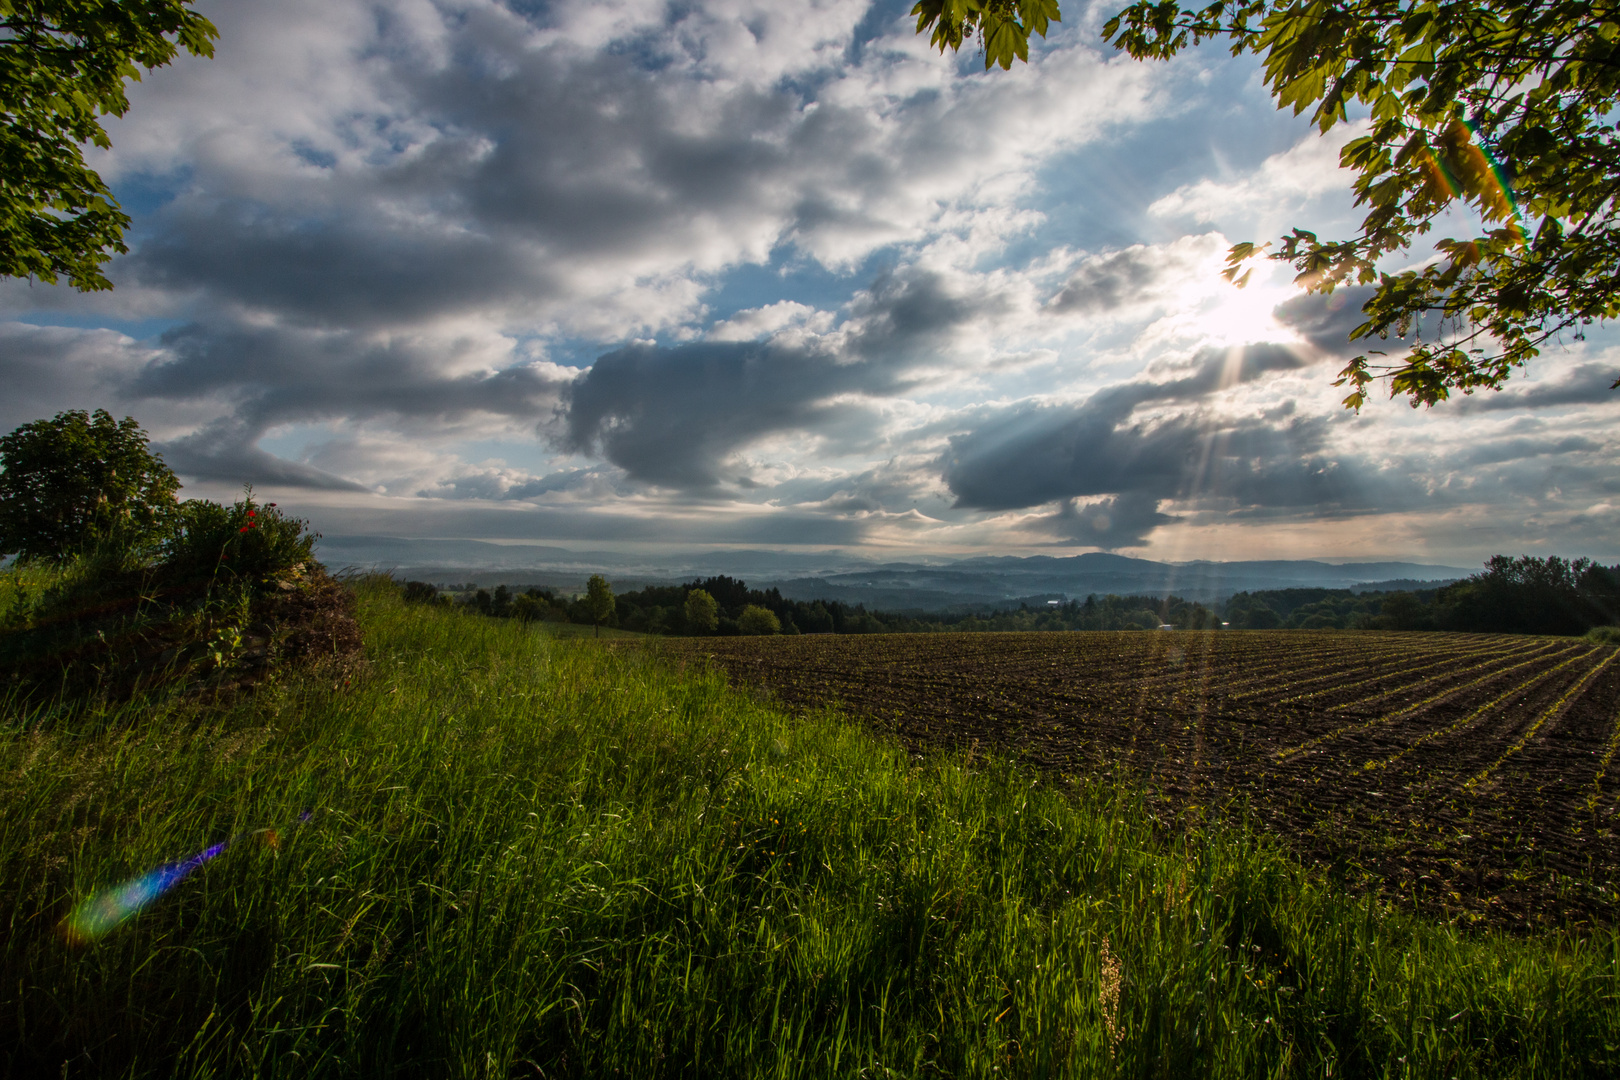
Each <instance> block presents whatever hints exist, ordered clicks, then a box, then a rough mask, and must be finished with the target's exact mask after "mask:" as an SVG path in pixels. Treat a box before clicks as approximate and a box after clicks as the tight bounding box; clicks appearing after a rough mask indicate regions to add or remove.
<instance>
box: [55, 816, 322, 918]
mask: <svg viewBox="0 0 1620 1080" xmlns="http://www.w3.org/2000/svg"><path fill="white" fill-rule="evenodd" d="M309 819H310V813H309V811H305V812H304V813H302V814H300V815H298V821H299V822H300V823H302V822H305V821H308V820H309ZM247 836H257V837H259V838H261V839H262V840H263V841H264V842H265V843H266V844H269V845H270V846H271V847H272V848H275V849H278V850H279V849H280V847H281V834H280V833H278V832H277V831H276V830H275V829H255V830H253V831H252V832H246V833H239V834H237V835H236V836H233V837H231V838H230V839H229V840H221V841H220V842H219V843H217V844H215V845H213V846H212V847H208V848H204V849H203V850H202V851H199V852H198V853H197V854H195V855H193V856H191V858H189V859H181V860H180V861H178V862H171V863H164V864H163V865H162V866H160V867H158V868H157V869H156V870H149V871H147V872H146V873H144V874H142V875H140V876H139V877H133V878H130V879H129V880H128V881H122V882H119V883H118V884H117V885H114V886H112V887H111V888H108V889H100V890H98V891H97V892H95V893H92V894H91V895H90V896H89V897H87V898H86V899H84V900H82V901H80V902H79V904H78V905H77V906H75V907H74V909H73V910H72V911H71V912H69V913H68V917H67V918H65V919H63V920H62V935H63V936H64V937H66V938H67V940H68V941H69V943H71V944H74V945H88V944H90V943H91V942H94V941H99V940H100V939H101V938H103V937H106V936H107V935H108V934H110V933H111V932H112V931H114V930H116V929H118V927H120V926H122V925H123V924H124V923H126V922H128V921H129V920H130V919H132V918H133V917H135V916H136V915H138V914H140V913H141V912H142V911H143V910H145V909H146V908H147V907H149V906H150V905H151V904H152V902H153V901H155V900H157V899H158V898H159V897H160V896H162V895H163V894H164V893H166V892H168V891H169V890H170V889H172V888H174V887H175V886H176V885H178V884H180V883H181V882H182V881H184V880H185V879H186V878H187V877H188V876H190V874H191V872H192V871H193V870H196V869H197V868H199V867H201V866H202V865H204V864H205V863H207V862H209V861H210V860H212V859H214V858H215V857H217V856H218V855H219V854H220V853H221V852H223V851H224V850H225V849H226V848H228V847H230V846H231V845H232V844H235V843H236V842H237V841H238V840H241V839H242V838H243V837H247Z"/></svg>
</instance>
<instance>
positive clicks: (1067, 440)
mask: <svg viewBox="0 0 1620 1080" xmlns="http://www.w3.org/2000/svg"><path fill="white" fill-rule="evenodd" d="M1300 366H1302V365H1301V361H1300V360H1299V359H1298V358H1297V357H1296V356H1295V355H1294V354H1293V353H1291V352H1290V351H1288V350H1286V349H1283V348H1280V347H1277V346H1249V347H1248V348H1246V349H1243V350H1240V351H1238V352H1237V353H1235V354H1234V353H1222V352H1218V351H1214V350H1211V351H1209V352H1207V353H1206V354H1204V356H1203V358H1202V363H1201V364H1200V365H1199V367H1198V368H1197V369H1196V370H1195V371H1194V372H1193V373H1192V374H1191V375H1188V376H1187V377H1185V378H1182V379H1178V380H1174V381H1171V382H1166V383H1146V382H1139V383H1126V384H1124V385H1121V386H1115V387H1111V388H1109V389H1107V390H1103V391H1100V392H1098V393H1097V394H1095V395H1093V396H1092V397H1091V398H1090V399H1088V400H1086V401H1084V402H1082V403H1080V404H1078V405H1064V406H1047V405H1033V406H1023V407H1019V408H1014V409H1010V410H1007V411H1005V412H1002V413H1000V414H998V415H994V416H992V417H990V418H989V419H988V420H986V421H985V422H983V423H981V424H980V425H979V426H978V427H977V428H975V429H974V430H973V431H971V432H970V433H968V434H966V435H960V436H956V437H955V438H953V439H952V440H951V447H950V450H949V451H948V452H947V453H946V455H945V456H944V458H943V459H942V461H941V463H940V465H941V468H942V472H943V475H944V479H945V483H946V485H947V486H948V487H949V488H950V490H951V492H952V493H953V494H954V495H955V496H956V499H957V505H958V506H959V507H963V508H966V509H975V510H1016V509H1022V508H1025V507H1032V506H1041V505H1044V504H1047V503H1051V502H1054V501H1058V502H1063V503H1064V506H1063V507H1062V509H1060V510H1059V512H1058V514H1057V515H1056V516H1055V517H1054V518H1053V519H1051V520H1050V521H1049V522H1048V524H1047V527H1048V528H1049V529H1050V530H1051V531H1053V532H1056V533H1057V534H1058V535H1061V536H1066V537H1069V538H1072V539H1076V540H1083V541H1084V542H1087V543H1095V544H1097V545H1098V546H1113V547H1118V546H1130V545H1132V544H1136V543H1140V542H1142V540H1143V539H1144V538H1145V536H1146V534H1147V533H1148V532H1149V531H1151V530H1152V529H1153V528H1155V527H1157V526H1158V525H1162V524H1165V523H1166V522H1167V520H1168V519H1167V518H1166V517H1165V516H1164V515H1162V514H1160V513H1159V512H1158V504H1159V502H1160V501H1162V500H1165V499H1193V500H1197V501H1199V502H1202V503H1204V504H1207V505H1215V506H1222V507H1225V508H1229V512H1232V513H1236V514H1239V515H1249V516H1252V515H1255V514H1269V513H1275V512H1278V511H1282V510H1289V511H1296V510H1308V511H1311V512H1313V513H1327V512H1334V511H1349V510H1358V509H1385V510H1387V509H1391V508H1394V507H1395V506H1398V505H1402V504H1406V505H1410V504H1413V503H1414V502H1416V501H1418V500H1421V499H1423V498H1425V497H1426V496H1425V493H1423V492H1422V491H1420V490H1418V489H1417V488H1415V486H1414V485H1413V484H1412V483H1411V481H1410V480H1409V479H1406V478H1391V477H1389V476H1387V475H1385V474H1384V473H1382V472H1380V471H1379V470H1376V469H1373V468H1371V467H1369V466H1366V465H1364V464H1363V463H1362V462H1360V461H1359V460H1356V459H1348V460H1346V459H1342V458H1336V457H1335V456H1333V455H1331V454H1329V453H1328V452H1327V450H1326V442H1327V434H1328V423H1329V422H1328V421H1325V420H1321V419H1306V418H1296V419H1293V420H1290V421H1288V422H1286V423H1279V422H1278V418H1277V417H1248V418H1238V419H1221V418H1217V417H1214V416H1212V415H1209V414H1207V413H1206V412H1204V411H1202V410H1200V409H1199V408H1198V401H1199V399H1201V398H1203V397H1205V396H1207V395H1209V394H1210V393H1212V392H1214V391H1215V390H1218V389H1220V388H1221V387H1224V386H1230V385H1234V384H1236V383H1240V382H1249V381H1252V380H1254V379H1257V378H1260V377H1261V376H1263V375H1264V374H1266V373H1268V372H1275V371H1281V370H1291V369H1294V368H1298V367H1300ZM1156 402H1164V403H1168V404H1180V405H1183V406H1186V408H1185V409H1184V410H1183V411H1182V412H1180V413H1177V414H1174V415H1171V416H1168V417H1165V418H1160V419H1136V418H1135V417H1134V414H1135V412H1136V409H1137V408H1138V407H1139V406H1142V405H1147V404H1151V403H1156ZM1099 497H1102V501H1101V502H1093V503H1090V504H1088V505H1084V506H1082V505H1080V504H1079V503H1077V502H1075V501H1074V500H1080V499H1090V500H1096V499H1098V498H1099Z"/></svg>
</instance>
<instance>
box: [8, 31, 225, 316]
mask: <svg viewBox="0 0 1620 1080" xmlns="http://www.w3.org/2000/svg"><path fill="white" fill-rule="evenodd" d="M190 3H191V0H0V31H3V33H0V276H4V277H37V278H39V279H40V280H41V281H46V282H52V283H54V282H55V281H56V280H57V277H58V275H62V276H65V277H66V278H67V279H68V282H69V283H70V284H71V285H73V287H74V288H76V289H81V290H84V291H86V292H90V291H94V290H97V289H110V288H112V283H111V282H109V281H108V280H107V278H106V276H105V275H104V274H102V272H101V267H102V266H103V265H104V264H105V263H106V262H107V260H108V259H110V258H112V256H113V254H114V253H118V252H123V251H127V250H128V249H127V248H126V247H125V246H124V242H123V235H124V230H125V229H126V228H127V227H128V226H129V220H130V219H129V216H128V215H127V214H125V213H124V212H123V211H122V210H120V209H119V208H118V203H117V201H116V200H115V199H114V198H113V196H112V192H111V191H110V190H108V188H107V185H106V184H105V183H103V182H102V179H101V177H100V176H99V175H98V174H97V173H96V172H95V170H94V169H91V168H90V167H89V166H88V165H86V164H85V160H84V153H83V150H82V144H84V143H93V144H95V145H96V146H100V147H103V148H105V147H109V146H111V145H112V143H111V142H110V141H109V140H108V138H107V133H106V132H105V131H104V130H102V127H101V123H100V118H101V117H102V116H108V115H111V116H122V115H124V113H125V112H127V111H128V109H129V99H128V98H127V97H126V96H125V94H124V86H125V83H126V82H127V80H129V79H139V78H140V77H141V68H146V69H148V70H150V69H151V68H155V67H161V66H162V65H164V64H167V63H168V62H169V61H170V60H172V59H174V56H175V54H176V52H177V51H178V50H179V49H181V48H184V49H185V50H186V51H187V52H189V53H191V54H192V55H193V56H212V55H213V53H214V46H213V39H214V37H215V36H216V34H217V31H216V30H215V28H214V24H213V23H211V22H209V21H208V20H207V19H205V18H203V17H202V16H201V15H198V14H197V13H196V12H194V11H190V10H188V7H189V6H190Z"/></svg>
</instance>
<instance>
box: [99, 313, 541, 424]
mask: <svg viewBox="0 0 1620 1080" xmlns="http://www.w3.org/2000/svg"><path fill="white" fill-rule="evenodd" d="M162 341H163V344H164V345H165V346H167V348H168V349H169V351H170V356H171V357H172V358H170V359H165V360H163V361H162V362H159V363H154V364H152V365H150V366H148V367H147V368H146V369H145V370H144V371H142V372H141V374H140V376H139V377H138V378H137V379H136V380H135V381H134V383H133V384H132V386H131V390H132V392H134V393H137V394H140V395H143V396H147V397H154V398H173V399H187V398H197V397H202V396H205V395H219V396H225V397H229V398H234V399H236V400H237V401H239V402H240V404H239V405H238V406H237V409H236V419H237V420H240V421H242V422H245V423H248V424H250V425H253V426H256V427H258V428H259V429H261V430H262V429H263V428H265V427H268V426H271V425H273V424H278V423H290V422H297V421H304V420H314V419H320V418H323V417H329V416H348V417H361V418H364V417H369V416H378V415H392V416H396V417H401V418H405V419H430V420H440V421H442V420H454V419H458V418H461V417H465V416H467V415H470V414H474V413H489V414H494V415H497V416H508V417H517V418H523V419H529V418H533V419H536V420H538V419H540V418H542V417H544V416H545V415H547V414H548V413H549V411H550V409H551V408H552V407H553V406H554V405H555V403H556V401H557V395H558V393H559V391H560V390H561V388H562V386H563V385H564V382H563V380H562V379H560V378H559V377H558V375H557V374H556V371H557V369H555V368H552V367H551V366H549V365H545V366H539V365H534V364H518V365H515V366H511V367H507V368H504V369H501V370H494V371H492V370H489V369H487V368H486V369H483V370H474V371H471V372H468V373H463V374H453V373H451V372H447V370H446V369H447V368H451V369H453V368H454V366H455V361H456V360H457V359H458V358H457V357H455V356H454V352H455V348H454V347H451V348H449V349H448V350H447V349H443V348H441V347H438V346H429V345H426V344H424V343H421V342H418V341H415V340H412V339H410V338H408V337H406V338H399V337H388V338H378V339H373V338H370V337H368V336H366V335H363V334H355V333H321V332H314V331H302V330H286V329H276V328H270V329H266V328H258V327H248V326H230V325H224V326H222V325H203V324H195V323H194V324H191V325H189V326H185V327H182V328H180V329H178V330H173V331H170V332H169V333H167V334H165V335H164V336H163V339H162ZM467 347H468V348H471V346H470V345H469V346H467ZM446 352H449V353H450V354H451V355H448V356H447V355H446Z"/></svg>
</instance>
